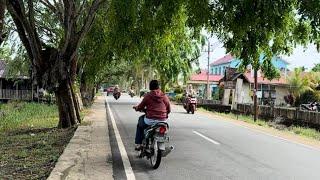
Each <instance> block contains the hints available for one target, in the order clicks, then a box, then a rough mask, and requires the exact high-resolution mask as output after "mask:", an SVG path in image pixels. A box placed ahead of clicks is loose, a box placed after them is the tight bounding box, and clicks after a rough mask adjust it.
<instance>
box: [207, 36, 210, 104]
mask: <svg viewBox="0 0 320 180" xmlns="http://www.w3.org/2000/svg"><path fill="white" fill-rule="evenodd" d="M209 76H210V41H209V40H208V72H207V99H209V98H210V84H209Z"/></svg>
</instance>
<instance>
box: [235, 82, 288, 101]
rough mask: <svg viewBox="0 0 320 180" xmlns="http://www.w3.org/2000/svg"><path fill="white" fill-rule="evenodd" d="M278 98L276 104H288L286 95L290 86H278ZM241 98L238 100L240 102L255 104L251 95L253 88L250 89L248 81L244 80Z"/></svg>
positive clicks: (276, 88)
mask: <svg viewBox="0 0 320 180" xmlns="http://www.w3.org/2000/svg"><path fill="white" fill-rule="evenodd" d="M275 90H276V99H275V105H276V106H280V105H283V104H286V102H285V100H284V96H286V95H288V88H287V87H285V86H276V87H275ZM240 94H241V98H240V102H237V103H238V104H239V103H240V104H253V99H252V97H251V94H252V92H251V89H250V84H249V83H247V82H244V83H243V84H242V88H241V93H240Z"/></svg>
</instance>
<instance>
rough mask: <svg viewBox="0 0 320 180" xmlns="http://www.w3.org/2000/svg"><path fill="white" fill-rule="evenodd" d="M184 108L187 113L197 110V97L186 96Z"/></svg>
mask: <svg viewBox="0 0 320 180" xmlns="http://www.w3.org/2000/svg"><path fill="white" fill-rule="evenodd" d="M183 107H184V109H185V110H186V111H187V113H190V112H191V113H192V114H194V112H195V111H196V110H197V98H195V97H187V98H186V101H185V104H184V106H183Z"/></svg>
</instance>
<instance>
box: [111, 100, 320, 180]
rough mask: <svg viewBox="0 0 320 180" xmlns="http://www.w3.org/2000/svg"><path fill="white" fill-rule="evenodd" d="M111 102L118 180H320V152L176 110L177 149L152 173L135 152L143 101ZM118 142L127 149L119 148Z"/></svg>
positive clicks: (173, 124) (174, 133) (173, 139)
mask: <svg viewBox="0 0 320 180" xmlns="http://www.w3.org/2000/svg"><path fill="white" fill-rule="evenodd" d="M106 100H107V102H108V104H109V107H110V108H109V109H110V110H111V112H112V114H113V119H114V122H115V124H116V126H113V125H112V122H111V121H110V118H109V120H108V123H109V129H110V132H109V133H110V134H109V135H110V141H111V146H112V155H113V157H112V158H113V170H114V178H115V179H116V180H117V179H126V178H127V177H129V178H128V179H137V180H144V179H159V180H164V179H168V180H188V179H194V180H202V179H217V180H220V179H221V180H242V179H244V180H258V179H259V180H290V179H292V180H299V179H303V180H309V179H310V180H311V179H315V180H316V179H320V171H319V169H320V150H317V149H313V148H309V147H307V146H303V145H301V144H297V143H294V142H291V141H286V140H284V139H281V138H277V137H273V136H270V135H267V134H264V133H260V132H257V131H253V130H251V129H248V128H244V127H241V126H239V125H236V124H234V123H232V122H229V121H223V120H217V119H214V118H212V117H209V116H208V115H205V114H201V113H197V112H196V113H195V114H194V115H192V114H187V113H186V112H185V111H184V109H183V108H181V107H177V106H175V107H174V108H173V109H172V113H171V114H170V121H169V123H170V138H171V139H170V144H172V145H174V147H175V150H174V151H173V152H172V153H170V154H169V155H168V156H167V157H166V158H164V159H163V161H162V162H161V165H160V167H159V168H158V169H157V170H153V169H152V168H151V167H150V162H149V161H148V160H147V159H139V158H137V157H136V155H137V153H136V152H135V151H134V136H135V129H136V124H137V119H138V117H139V116H140V115H142V114H141V113H139V112H135V111H134V110H133V109H132V106H133V105H135V104H137V103H138V102H140V101H141V100H140V99H139V98H137V97H135V98H131V97H129V96H127V95H123V96H121V97H120V99H119V100H117V101H116V100H115V99H114V98H113V97H112V96H108V97H106ZM107 111H108V108H107ZM115 128H116V130H115ZM118 132H119V136H120V137H118V141H117V133H118ZM119 138H121V140H120V141H122V142H121V143H122V145H123V146H124V148H123V147H122V148H121V147H120V146H118V145H119ZM120 151H121V152H122V153H121V152H120ZM124 153H125V154H124ZM124 156H126V157H128V159H126V157H124ZM131 170H132V171H131ZM132 172H133V173H132ZM130 173H132V174H131V175H130Z"/></svg>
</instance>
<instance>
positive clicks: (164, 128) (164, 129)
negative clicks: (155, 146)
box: [159, 126, 167, 134]
mask: <svg viewBox="0 0 320 180" xmlns="http://www.w3.org/2000/svg"><path fill="white" fill-rule="evenodd" d="M166 131H167V128H166V127H165V126H160V128H159V133H160V134H164V133H165V132H166Z"/></svg>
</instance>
